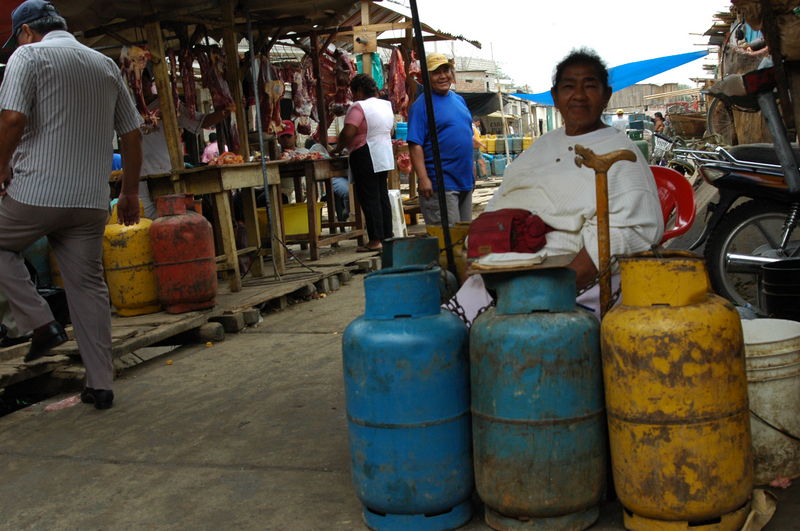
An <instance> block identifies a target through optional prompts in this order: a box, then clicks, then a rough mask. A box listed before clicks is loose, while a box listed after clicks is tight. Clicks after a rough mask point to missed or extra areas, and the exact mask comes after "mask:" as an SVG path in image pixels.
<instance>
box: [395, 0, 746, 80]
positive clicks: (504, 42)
mask: <svg viewBox="0 0 800 531" xmlns="http://www.w3.org/2000/svg"><path fill="white" fill-rule="evenodd" d="M407 3H408V1H407V0H406V4H407ZM417 6H418V9H419V16H420V19H421V20H422V21H423V22H425V23H426V24H429V25H430V26H432V27H434V28H437V29H441V30H442V31H446V32H448V33H455V34H462V35H464V36H465V37H467V38H469V39H472V40H478V41H480V42H481V43H482V45H483V49H481V50H479V49H477V48H475V47H473V46H471V45H468V44H463V43H458V44H456V45H455V53H456V54H457V55H465V56H475V57H485V58H490V55H491V52H492V47H493V48H494V59H495V60H496V61H497V62H498V63H500V66H501V68H502V70H503V71H504V72H505V73H506V74H508V75H509V76H510V77H511V78H512V79H513V80H514V81H515V82H516V83H517V84H519V85H524V84H528V85H529V87H530V89H531V91H532V92H541V91H544V90H547V89H549V88H550V78H551V76H552V73H553V67H554V66H555V65H556V63H558V61H559V60H560V59H561V58H563V57H564V56H565V55H566V54H567V53H569V51H570V50H571V49H572V48H575V47H579V46H589V47H591V48H594V49H595V50H596V51H597V52H598V53H599V54H600V56H601V57H602V58H603V59H605V60H606V62H607V63H608V66H609V67H612V66H617V65H620V64H624V63H630V62H632V61H640V60H643V59H651V58H653V57H662V56H665V55H674V54H679V53H686V52H693V51H698V50H703V49H705V48H706V46H698V44H703V45H705V43H707V42H708V37H702V36H700V35H691V34H692V33H695V34H702V33H704V32H705V31H706V30H707V29H708V28H710V27H711V25H712V22H713V19H712V17H713V15H714V13H716V12H719V11H728V10H729V6H730V3H729V2H727V1H725V0H667V1H658V2H656V1H653V0H608V1H601V0H560V1H559V0H417ZM492 45H493V46H492ZM436 46H437V48H438V50H439V51H440V52H444V53H446V54H448V55H450V53H451V44H450V43H449V42H440V43H438V44H437V45H436ZM428 47H429V48H428V50H429V51H433V44H431V43H429V44H428ZM706 61H707V62H710V63H716V54H710V55H709V56H707V58H706V59H699V60H697V61H694V62H692V63H689V64H687V65H685V66H683V67H679V68H676V69H673V70H671V71H669V72H666V73H664V74H661V75H659V76H656V77H653V78H650V79H649V80H647V81H645V82H647V83H656V84H662V83H669V82H677V83H685V84H691V82H690V81H689V79H690V78H692V77H706V75H705V74H704V73H703V69H702V65H703V63H704V62H706ZM691 86H694V85H691Z"/></svg>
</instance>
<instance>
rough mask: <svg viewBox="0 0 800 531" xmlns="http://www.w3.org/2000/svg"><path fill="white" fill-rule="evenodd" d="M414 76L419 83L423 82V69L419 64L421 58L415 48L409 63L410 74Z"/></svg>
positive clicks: (409, 75)
mask: <svg viewBox="0 0 800 531" xmlns="http://www.w3.org/2000/svg"><path fill="white" fill-rule="evenodd" d="M407 77H411V78H414V79H415V80H416V81H417V83H422V69H421V68H420V66H419V59H417V54H416V53H414V50H411V61H409V63H408V76H407Z"/></svg>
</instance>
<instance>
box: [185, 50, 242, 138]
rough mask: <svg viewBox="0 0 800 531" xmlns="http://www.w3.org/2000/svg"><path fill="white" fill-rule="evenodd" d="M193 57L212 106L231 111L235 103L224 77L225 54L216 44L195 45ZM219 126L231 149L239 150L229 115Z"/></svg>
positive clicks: (236, 136)
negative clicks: (195, 59)
mask: <svg viewBox="0 0 800 531" xmlns="http://www.w3.org/2000/svg"><path fill="white" fill-rule="evenodd" d="M194 55H195V57H196V58H197V62H198V64H199V65H200V78H201V80H202V82H203V86H204V87H206V88H207V89H208V90H209V91H210V92H211V102H212V103H213V104H214V108H215V109H217V110H219V109H227V110H229V111H233V110H235V109H236V104H235V103H234V101H233V97H232V96H231V91H230V88H229V87H228V82H227V80H226V79H225V55H224V54H223V52H222V50H221V49H220V48H219V47H218V46H197V47H196V48H195V54H194ZM219 127H220V128H221V130H222V134H223V136H224V137H225V141H226V143H227V145H228V148H230V150H231V151H234V152H236V151H239V133H238V131H237V130H236V129H237V128H236V127H233V126H232V121H231V118H230V116H229V117H227V118H226V119H224V120H223V121H222V122H220V124H219Z"/></svg>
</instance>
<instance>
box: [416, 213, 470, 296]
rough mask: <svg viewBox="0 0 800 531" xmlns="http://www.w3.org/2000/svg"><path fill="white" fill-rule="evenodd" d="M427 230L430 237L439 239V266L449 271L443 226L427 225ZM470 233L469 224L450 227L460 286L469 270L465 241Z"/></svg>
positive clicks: (460, 223) (461, 222)
mask: <svg viewBox="0 0 800 531" xmlns="http://www.w3.org/2000/svg"><path fill="white" fill-rule="evenodd" d="M425 230H426V231H427V232H428V235H429V236H436V237H437V238H439V264H440V265H441V267H442V269H447V253H445V252H444V232H443V231H442V226H441V225H426V226H425ZM468 232H469V222H467V221H459V222H458V223H456V224H455V225H454V226H452V227H450V242H451V243H452V245H453V259H454V260H455V262H456V271H457V272H458V279H459V284H461V279H463V278H464V274H465V272H466V270H467V249H466V247H464V240H465V239H466V237H467V233H468Z"/></svg>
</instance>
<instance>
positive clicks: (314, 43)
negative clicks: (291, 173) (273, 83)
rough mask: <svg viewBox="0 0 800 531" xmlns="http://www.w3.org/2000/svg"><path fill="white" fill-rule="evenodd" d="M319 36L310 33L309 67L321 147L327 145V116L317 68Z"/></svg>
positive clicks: (320, 77)
mask: <svg viewBox="0 0 800 531" xmlns="http://www.w3.org/2000/svg"><path fill="white" fill-rule="evenodd" d="M319 54H320V50H319V38H318V37H317V34H316V33H312V34H311V68H312V69H313V71H314V77H315V78H316V79H317V118H319V124H320V135H319V139H318V140H319V143H320V144H322V146H323V147H326V148H327V147H328V117H327V109H325V94H324V93H323V88H322V76H321V75H320V70H319Z"/></svg>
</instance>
